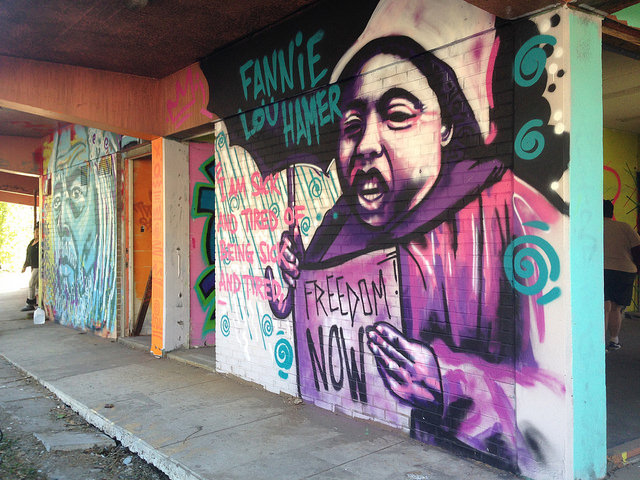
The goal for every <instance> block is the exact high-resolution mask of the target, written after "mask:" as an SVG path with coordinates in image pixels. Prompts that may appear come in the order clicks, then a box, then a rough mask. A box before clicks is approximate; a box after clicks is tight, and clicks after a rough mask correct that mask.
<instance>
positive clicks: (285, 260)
mask: <svg viewBox="0 0 640 480" xmlns="http://www.w3.org/2000/svg"><path fill="white" fill-rule="evenodd" d="M303 251H304V247H303V246H302V240H301V239H300V232H299V231H298V227H296V230H295V231H294V232H293V235H291V233H289V232H283V233H282V238H281V239H280V248H279V252H280V254H279V255H278V267H280V271H281V272H282V278H283V280H284V281H285V283H286V284H287V285H289V286H290V287H293V288H295V286H296V280H297V279H298V277H299V276H300V259H301V258H302V254H303Z"/></svg>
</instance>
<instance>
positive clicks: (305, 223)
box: [300, 217, 311, 235]
mask: <svg viewBox="0 0 640 480" xmlns="http://www.w3.org/2000/svg"><path fill="white" fill-rule="evenodd" d="M309 230H311V219H310V218H309V217H304V218H303V219H302V220H300V233H302V234H303V235H309Z"/></svg>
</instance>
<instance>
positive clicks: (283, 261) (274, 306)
mask: <svg viewBox="0 0 640 480" xmlns="http://www.w3.org/2000/svg"><path fill="white" fill-rule="evenodd" d="M278 252H279V254H278V267H279V268H280V272H281V273H282V279H283V281H284V283H286V284H287V285H288V286H289V287H288V288H287V294H286V297H284V299H279V300H269V305H270V307H271V311H272V312H273V314H274V315H275V316H276V317H278V318H286V317H288V316H289V314H290V313H291V309H292V308H293V292H294V289H295V287H296V280H297V279H298V277H300V261H301V260H300V259H301V258H303V255H304V246H303V245H302V239H301V238H300V231H299V230H298V227H296V228H295V230H294V232H293V235H291V233H289V232H283V233H282V238H281V239H280V247H279V249H278ZM264 276H265V277H266V278H268V279H269V280H271V281H273V279H274V274H273V270H272V268H271V267H270V266H268V267H267V268H266V269H265V272H264ZM283 287H284V285H283Z"/></svg>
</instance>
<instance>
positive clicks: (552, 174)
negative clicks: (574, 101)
mask: <svg viewBox="0 0 640 480" xmlns="http://www.w3.org/2000/svg"><path fill="white" fill-rule="evenodd" d="M559 24H560V17H559V15H555V16H554V17H553V19H552V23H551V25H552V28H551V29H550V31H549V32H547V33H546V34H547V35H552V36H556V37H558V36H559V34H560V32H559V31H556V30H559V29H556V28H555V27H558V26H559ZM496 29H497V32H496V33H497V36H498V37H499V38H500V49H499V52H498V56H497V58H496V65H495V69H494V72H493V80H492V86H493V94H494V102H495V106H494V108H493V109H492V111H491V120H492V121H494V122H495V123H496V126H497V130H498V135H497V137H496V140H495V141H494V142H493V145H494V146H495V148H496V154H497V156H498V157H499V158H501V159H502V160H503V161H504V162H505V165H506V166H507V167H508V168H511V169H512V170H513V172H514V173H515V174H516V175H517V176H518V177H519V178H521V179H522V180H524V181H525V182H527V183H528V184H529V185H531V186H532V187H534V188H535V189H536V190H538V191H539V192H540V193H542V194H543V195H544V196H545V197H546V198H547V199H548V200H549V201H550V202H551V203H552V204H553V206H555V207H556V208H557V209H558V210H560V211H561V212H563V213H565V214H568V213H569V207H568V205H567V204H565V202H564V200H563V199H562V198H561V197H560V195H558V192H557V191H555V190H553V189H552V188H551V184H552V183H553V182H556V181H559V180H560V178H561V177H562V175H563V174H564V172H565V170H566V169H567V168H568V166H569V165H568V161H569V152H568V148H569V134H568V133H567V132H565V133H562V134H556V133H555V132H554V127H553V126H552V125H548V123H549V120H550V118H551V107H550V106H549V102H547V101H546V100H545V99H544V98H543V95H544V94H545V90H546V89H547V80H548V78H547V77H548V73H547V69H545V71H544V72H543V73H542V76H541V77H540V79H539V80H538V81H537V82H535V84H533V85H531V86H529V87H522V86H519V85H518V84H517V83H516V82H515V81H514V58H515V56H516V53H517V52H518V50H519V49H520V47H521V46H522V45H523V44H524V43H525V42H526V41H527V40H529V39H531V38H532V37H535V36H536V35H539V34H540V32H539V30H538V27H537V25H536V24H535V23H533V22H532V21H530V20H520V21H516V22H509V21H503V20H501V19H497V20H496ZM544 50H545V52H546V54H547V67H548V65H549V63H550V61H549V57H550V56H551V55H552V54H553V51H554V49H553V46H551V45H545V46H544ZM563 76H564V74H563V72H562V71H561V70H560V71H559V72H558V73H556V76H555V78H554V80H555V83H554V82H552V83H551V84H550V86H551V85H555V87H558V84H559V83H561V82H563V81H565V80H564V79H563ZM554 91H555V92H557V93H556V95H562V93H561V92H562V91H563V89H562V88H553V87H552V88H550V89H549V92H548V93H547V95H548V96H551V95H553V94H554ZM558 104H559V105H562V102H561V101H560V100H559V101H558ZM532 119H540V120H541V121H542V123H543V126H542V127H540V128H537V129H536V131H538V132H540V133H541V134H542V136H543V137H544V139H545V145H544V149H543V150H542V152H541V153H540V155H538V156H537V157H536V158H534V159H532V160H524V159H521V158H519V157H518V156H517V155H516V152H515V150H514V149H513V146H514V142H515V141H516V135H517V134H518V132H519V131H520V129H521V128H522V127H523V126H524V125H525V123H527V122H528V121H530V120H532Z"/></svg>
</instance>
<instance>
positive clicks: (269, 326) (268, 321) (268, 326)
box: [260, 313, 273, 337]
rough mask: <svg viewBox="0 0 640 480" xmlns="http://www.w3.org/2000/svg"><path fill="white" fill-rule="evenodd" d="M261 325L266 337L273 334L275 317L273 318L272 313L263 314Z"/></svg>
mask: <svg viewBox="0 0 640 480" xmlns="http://www.w3.org/2000/svg"><path fill="white" fill-rule="evenodd" d="M260 327H261V328H262V334H263V335H264V336H265V337H270V336H271V335H273V319H272V318H271V315H269V314H268V313H265V314H264V315H263V316H262V321H261V322H260Z"/></svg>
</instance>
